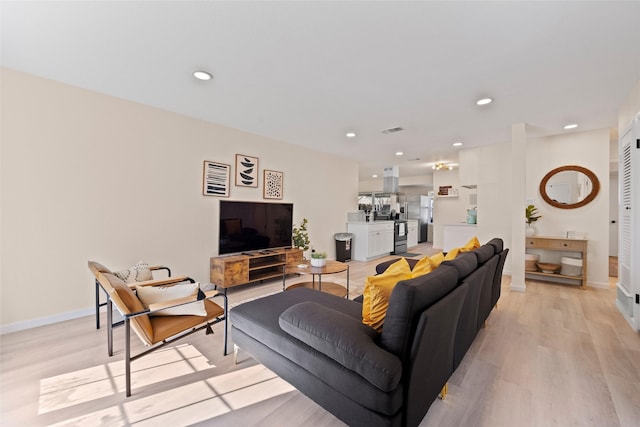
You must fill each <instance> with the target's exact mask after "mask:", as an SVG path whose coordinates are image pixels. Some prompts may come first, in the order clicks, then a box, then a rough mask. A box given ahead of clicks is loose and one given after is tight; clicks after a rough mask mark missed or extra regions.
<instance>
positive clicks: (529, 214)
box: [524, 205, 542, 236]
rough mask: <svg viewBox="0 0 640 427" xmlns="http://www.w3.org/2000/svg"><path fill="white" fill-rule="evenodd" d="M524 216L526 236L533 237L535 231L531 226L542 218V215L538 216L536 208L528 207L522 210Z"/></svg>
mask: <svg viewBox="0 0 640 427" xmlns="http://www.w3.org/2000/svg"><path fill="white" fill-rule="evenodd" d="M524 216H525V218H526V223H527V236H534V235H535V234H536V229H535V227H534V226H533V223H534V222H536V221H537V220H539V219H540V218H542V215H538V208H536V207H535V206H534V205H529V206H527V207H526V209H525V210H524Z"/></svg>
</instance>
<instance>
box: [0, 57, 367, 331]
mask: <svg viewBox="0 0 640 427" xmlns="http://www.w3.org/2000/svg"><path fill="white" fill-rule="evenodd" d="M236 153H242V154H247V155H251V156H256V157H258V158H259V166H260V169H261V170H262V169H265V168H266V169H273V170H278V171H283V172H284V201H286V202H293V203H294V221H295V222H296V223H298V222H299V221H300V220H301V219H302V218H303V217H306V218H308V219H309V223H310V226H309V228H310V237H311V240H312V243H313V245H314V247H315V248H317V249H320V250H325V251H327V252H328V253H329V254H330V256H333V255H334V251H335V247H334V246H335V245H334V241H333V233H335V232H339V231H344V230H345V227H346V225H345V222H346V213H347V212H349V211H352V210H355V209H356V208H357V198H356V197H355V195H356V194H357V192H358V165H357V163H355V162H353V161H349V160H345V159H341V158H338V157H335V156H331V155H328V154H324V153H320V152H316V151H310V150H307V149H304V148H301V147H298V146H293V145H290V144H285V143H283V142H279V141H274V140H270V139H267V138H263V137H260V136H257V135H253V134H249V133H246V132H241V131H238V130H234V129H230V128H226V127H223V126H218V125H214V124H210V123H206V122H203V121H199V120H194V119H191V118H187V117H184V116H181V115H178V114H174V113H171V112H167V111H162V110H158V109H154V108H150V107H147V106H143V105H140V104H136V103H132V102H128V101H124V100H120V99H116V98H113V97H109V96H104V95H101V94H97V93H94V92H90V91H86V90H83V89H79V88H76V87H71V86H67V85H64V84H60V83H56V82H52V81H49V80H44V79H40V78H36V77H33V76H29V75H26V74H22V73H17V72H14V71H10V70H6V69H2V151H1V154H2V163H1V166H2V170H1V186H2V193H1V196H2V197H1V207H2V217H1V233H2V234H1V237H2V242H1V250H2V258H1V263H0V265H1V270H0V273H1V281H2V283H1V285H0V292H1V294H0V300H1V303H0V304H1V316H0V325H1V326H2V327H3V330H4V331H5V332H6V331H8V330H12V329H17V328H20V327H23V326H25V325H26V326H29V325H30V326H33V325H35V324H37V323H38V322H47V321H54V320H62V319H64V318H68V317H74V316H77V315H81V314H88V313H90V309H91V307H92V304H93V298H94V297H93V286H92V278H91V275H90V273H89V271H88V269H87V260H89V259H92V260H97V261H100V262H102V263H104V264H105V265H107V266H110V267H112V268H124V267H128V266H131V265H133V264H135V263H136V262H137V261H138V260H144V261H147V262H149V263H152V264H166V265H169V266H171V267H172V269H173V271H174V272H175V273H176V274H187V275H190V276H192V277H194V278H195V279H196V280H198V281H202V282H208V277H209V274H208V272H209V257H210V256H214V255H216V251H217V237H218V236H217V234H218V230H217V217H218V204H219V200H220V199H219V198H216V197H205V196H202V189H201V187H202V167H203V161H204V160H212V161H218V162H222V163H228V164H233V163H234V160H235V154H236ZM311 159H313V161H310V160H311ZM233 169H235V168H233ZM261 176H262V175H261V173H260V177H261ZM261 181H262V179H261V178H260V183H261ZM231 199H234V200H262V187H261V184H260V187H259V188H240V187H235V186H234V185H233V178H232V184H231Z"/></svg>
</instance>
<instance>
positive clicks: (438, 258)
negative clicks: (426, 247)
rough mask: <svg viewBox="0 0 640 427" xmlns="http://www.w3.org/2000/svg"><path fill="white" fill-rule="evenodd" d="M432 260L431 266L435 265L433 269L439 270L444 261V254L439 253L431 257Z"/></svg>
mask: <svg viewBox="0 0 640 427" xmlns="http://www.w3.org/2000/svg"><path fill="white" fill-rule="evenodd" d="M430 259H431V265H433V268H434V269H435V268H438V266H439V265H440V264H441V263H442V261H444V254H443V253H442V252H438V253H437V254H435V255H431V257H430Z"/></svg>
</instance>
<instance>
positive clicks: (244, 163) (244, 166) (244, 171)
mask: <svg viewBox="0 0 640 427" xmlns="http://www.w3.org/2000/svg"><path fill="white" fill-rule="evenodd" d="M236 186H238V187H257V186H258V158H257V157H251V156H245V155H244V154H236Z"/></svg>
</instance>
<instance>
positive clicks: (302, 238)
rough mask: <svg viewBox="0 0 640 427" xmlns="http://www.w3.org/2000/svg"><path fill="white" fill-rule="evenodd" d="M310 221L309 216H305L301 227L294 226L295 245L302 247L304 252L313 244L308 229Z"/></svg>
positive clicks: (295, 246)
mask: <svg viewBox="0 0 640 427" xmlns="http://www.w3.org/2000/svg"><path fill="white" fill-rule="evenodd" d="M308 223H309V221H307V218H303V219H302V223H301V224H300V227H297V226H294V227H293V247H294V248H300V249H302V251H303V252H304V251H307V250H309V246H310V244H311V241H310V240H309V232H308V231H307V224H308Z"/></svg>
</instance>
